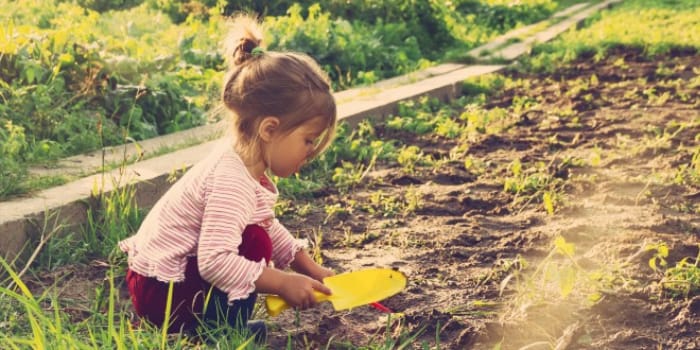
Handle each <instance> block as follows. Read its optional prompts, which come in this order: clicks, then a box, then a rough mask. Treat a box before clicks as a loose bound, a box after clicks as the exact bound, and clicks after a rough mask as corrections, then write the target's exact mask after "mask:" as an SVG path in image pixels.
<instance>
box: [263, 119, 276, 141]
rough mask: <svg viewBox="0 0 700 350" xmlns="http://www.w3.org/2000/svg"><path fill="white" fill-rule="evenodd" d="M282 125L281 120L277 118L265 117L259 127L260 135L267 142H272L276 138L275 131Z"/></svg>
mask: <svg viewBox="0 0 700 350" xmlns="http://www.w3.org/2000/svg"><path fill="white" fill-rule="evenodd" d="M279 125H280V120H279V118H277V117H272V116H270V117H265V118H263V120H262V121H261V122H260V124H259V125H258V135H259V136H260V138H261V139H262V140H263V141H265V142H270V141H271V140H272V138H273V136H275V131H277V127H279Z"/></svg>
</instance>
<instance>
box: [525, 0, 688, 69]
mask: <svg viewBox="0 0 700 350" xmlns="http://www.w3.org/2000/svg"><path fill="white" fill-rule="evenodd" d="M620 47H625V48H632V49H635V50H640V51H642V52H643V53H644V54H645V55H646V56H648V57H654V56H657V55H664V54H668V53H670V52H672V51H683V50H693V51H696V52H697V50H698V49H700V1H698V0H626V1H624V2H623V3H621V4H618V5H616V6H615V7H614V8H613V9H611V10H609V11H603V12H601V13H600V14H597V15H595V16H593V17H592V18H591V19H589V20H588V21H587V22H586V26H585V27H584V28H583V29H581V30H575V31H569V32H567V33H565V34H564V35H562V36H561V37H560V38H559V39H557V40H555V41H554V42H551V43H546V44H542V45H538V46H536V47H535V48H533V51H532V52H533V54H532V55H531V56H530V57H526V58H523V59H522V62H523V64H524V66H525V69H529V70H534V71H547V72H551V71H553V70H555V69H556V68H557V67H559V66H561V65H563V64H566V63H567V62H571V61H573V60H575V59H578V58H581V57H590V56H592V57H593V58H594V59H596V60H600V59H602V58H604V57H606V56H607V55H608V54H609V53H610V52H611V50H614V49H616V48H620Z"/></svg>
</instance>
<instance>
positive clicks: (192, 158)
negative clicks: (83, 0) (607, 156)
mask: <svg viewBox="0 0 700 350" xmlns="http://www.w3.org/2000/svg"><path fill="white" fill-rule="evenodd" d="M620 1H622V0H607V1H604V2H602V3H600V4H597V5H595V6H591V7H587V8H586V5H585V4H578V5H574V6H572V7H571V8H569V9H566V10H564V11H561V12H559V13H557V14H555V15H554V16H553V17H562V16H568V15H571V17H569V18H568V19H565V20H563V21H561V22H559V23H557V24H555V25H553V26H551V27H549V28H548V29H546V30H544V31H542V32H539V33H536V34H534V35H532V36H530V37H529V38H528V39H527V40H525V41H524V42H521V43H516V44H514V45H510V46H507V47H504V48H502V49H498V50H496V51H495V52H493V54H492V55H490V57H501V58H507V59H515V58H517V57H518V56H520V55H522V54H524V53H526V52H527V50H528V49H529V45H530V44H532V43H535V42H543V41H547V40H550V39H552V38H554V37H555V36H556V35H558V34H560V33H562V32H563V31H565V30H567V29H568V28H570V27H572V26H576V25H578V24H579V23H581V22H582V21H583V20H585V19H586V18H588V17H589V16H591V15H592V14H593V13H595V12H596V11H598V10H599V9H602V8H604V7H610V6H611V5H613V4H615V3H618V2H620ZM583 8H586V9H585V10H581V9H583ZM525 28H527V27H525ZM525 28H521V29H518V30H515V31H514V32H515V34H512V33H509V34H506V35H504V36H503V37H505V39H502V41H503V42H506V41H507V40H508V39H509V38H511V37H515V36H517V35H520V34H522V32H525V31H526V30H525ZM499 45H500V44H497V45H495V47H498V46H499ZM489 47H494V46H493V44H492V43H488V44H485V45H483V46H481V47H479V48H477V49H474V50H472V51H470V53H472V52H476V53H479V52H483V51H484V50H490V49H489ZM496 55H498V56H496ZM504 67H505V66H503V65H475V66H467V65H461V64H452V63H448V64H443V65H439V66H436V67H432V68H429V69H426V70H424V71H421V72H417V73H412V74H407V75H404V76H401V77H397V78H392V79H388V80H385V81H382V82H379V83H377V84H375V85H373V86H371V87H363V88H357V89H351V90H347V91H343V92H339V93H337V94H335V96H336V100H337V101H338V103H339V104H338V112H339V113H338V114H339V118H340V119H341V120H344V121H346V122H348V123H349V124H350V125H355V124H357V123H358V122H359V121H360V120H362V119H365V118H374V119H383V118H385V117H386V116H388V115H390V114H392V113H395V111H396V109H397V107H398V103H399V102H401V101H404V100H409V99H413V98H416V97H419V96H425V95H428V96H434V97H437V98H440V99H442V100H450V99H452V98H454V97H455V96H458V95H459V94H460V93H461V88H462V82H463V81H464V80H466V79H468V78H470V77H474V76H478V75H482V74H488V73H492V72H496V71H499V70H501V69H503V68H504ZM224 125H225V124H222V123H217V124H212V125H207V126H203V127H199V128H194V129H190V130H187V131H183V132H180V133H176V134H172V135H166V136H164V137H159V138H155V139H152V140H147V141H142V142H139V144H138V145H126V146H119V147H112V148H109V149H106V150H104V152H105V157H106V158H108V159H113V158H112V157H121V158H117V159H132V158H130V157H139V153H140V152H142V151H143V150H144V149H145V150H147V151H148V150H151V152H153V151H154V150H156V149H157V148H158V147H162V146H163V145H173V144H175V145H182V144H186V143H188V142H201V140H207V139H215V138H217V136H218V134H219V133H220V131H221V130H222V129H225V126H224ZM214 143H215V141H208V142H205V143H201V144H198V145H195V146H192V147H187V148H184V149H181V150H178V151H175V152H172V153H168V154H165V155H162V156H159V157H155V158H152V159H147V160H143V161H139V162H137V163H135V164H133V165H129V166H126V167H124V168H119V169H116V170H113V171H110V172H106V173H104V174H97V175H91V176H87V177H84V178H81V179H79V180H76V181H73V182H71V183H68V184H65V185H63V186H58V187H55V188H50V189H47V190H44V191H41V192H39V193H37V194H35V195H34V196H33V197H31V198H20V199H14V200H10V201H5V202H0V213H2V218H0V256H3V257H4V258H5V259H8V260H12V259H14V258H15V257H17V256H20V254H21V255H24V254H25V253H27V251H30V250H33V247H29V246H30V245H32V243H33V242H37V241H38V240H39V238H40V237H41V235H42V234H45V233H48V232H52V231H53V230H58V229H61V228H63V227H65V226H66V225H80V224H83V223H85V222H86V221H87V212H88V210H89V209H90V208H95V207H96V205H98V201H97V200H96V199H95V197H94V196H93V189H94V188H101V189H102V191H103V193H105V194H109V193H110V192H111V191H112V190H114V189H115V188H119V187H121V186H124V185H126V184H130V185H133V186H134V187H135V189H136V201H137V203H138V205H139V207H141V208H149V207H151V206H152V205H153V204H155V202H156V201H157V200H158V198H160V197H161V196H162V195H163V194H164V193H165V192H166V191H167V190H168V189H169V188H170V185H171V184H170V183H169V181H168V178H169V176H170V175H171V174H172V173H173V171H178V170H184V169H188V168H189V167H190V166H192V164H194V163H196V162H197V161H198V160H199V159H200V157H201V155H202V154H207V153H208V151H209V150H210V149H211V147H212V146H213V144H214ZM102 154H103V153H102V152H94V153H92V155H87V156H85V155H84V156H78V157H71V158H67V159H66V160H64V162H65V163H66V164H67V168H66V169H77V170H76V171H93V169H95V168H100V167H101V166H102ZM85 168H87V169H85ZM59 216H60V220H59V219H58V217H59ZM25 247H28V248H29V249H26V250H25V251H22V249H23V248H25Z"/></svg>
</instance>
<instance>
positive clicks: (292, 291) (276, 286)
mask: <svg viewBox="0 0 700 350" xmlns="http://www.w3.org/2000/svg"><path fill="white" fill-rule="evenodd" d="M255 290H256V291H258V292H261V293H273V294H279V296H281V297H282V299H284V300H285V301H286V302H287V304H289V305H290V306H292V307H299V308H302V309H305V308H308V307H311V306H314V305H316V303H317V301H316V297H315V296H314V291H318V292H321V293H324V294H331V290H330V289H329V288H328V287H326V286H324V285H323V283H321V282H319V281H317V280H314V279H312V278H310V277H308V276H304V275H300V274H298V273H289V272H284V271H281V270H277V269H274V268H269V267H265V268H264V269H263V272H262V274H260V277H258V279H257V280H256V281H255Z"/></svg>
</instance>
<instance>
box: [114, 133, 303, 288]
mask: <svg viewBox="0 0 700 350" xmlns="http://www.w3.org/2000/svg"><path fill="white" fill-rule="evenodd" d="M263 184H264V185H263ZM277 196H278V193H277V189H276V188H275V186H274V185H273V184H272V183H271V182H270V181H269V180H268V179H267V178H264V179H262V183H261V181H260V180H259V179H253V177H252V176H251V175H250V174H249V173H248V171H247V169H246V167H245V165H244V164H243V161H242V160H241V159H240V157H238V155H237V154H235V152H233V149H232V147H231V146H230V144H223V146H221V147H220V148H219V149H218V150H217V151H215V152H213V153H212V154H211V155H209V156H208V157H207V158H206V159H204V160H202V161H201V162H200V163H198V164H197V165H195V166H194V167H193V168H192V169H190V170H189V171H188V172H187V173H186V174H185V176H183V178H182V179H180V180H179V181H178V182H177V183H176V184H175V185H174V186H173V187H172V188H171V189H170V190H169V191H168V192H167V193H166V194H165V195H164V196H163V197H162V198H161V199H160V200H159V201H158V203H156V205H155V206H154V207H153V209H152V210H151V211H150V212H149V214H148V215H147V217H146V219H145V220H144V222H143V223H142V225H141V227H140V228H139V231H138V232H137V233H136V235H134V236H132V237H129V238H128V239H126V240H124V241H121V242H120V243H119V246H120V248H121V249H122V250H123V251H124V252H126V253H127V254H128V261H129V267H130V268H131V269H132V270H134V271H135V272H137V273H139V274H141V275H144V276H148V277H155V278H157V279H158V280H160V281H164V282H166V281H182V280H183V279H184V276H185V274H184V272H185V266H186V264H187V257H189V256H195V255H196V256H197V260H198V266H199V272H200V274H201V276H202V278H203V279H205V280H206V281H208V282H210V283H212V285H214V286H215V287H217V288H219V289H221V290H222V291H224V292H225V293H227V294H228V297H229V301H234V300H236V299H242V298H245V297H247V296H248V295H249V294H250V293H251V292H253V291H254V289H255V285H254V282H255V281H256V280H257V279H258V278H259V276H260V274H261V273H262V271H263V268H264V266H265V265H264V260H263V261H261V262H254V261H250V260H247V259H246V258H244V257H242V256H240V255H238V247H239V245H240V244H241V241H242V233H243V230H244V229H245V227H246V226H247V225H253V224H255V225H260V226H261V227H263V228H265V229H266V231H267V232H268V234H269V235H270V240H271V241H272V260H273V261H274V262H275V264H276V265H277V266H278V267H286V266H287V265H288V264H289V263H290V262H291V261H292V259H293V258H294V254H295V253H296V252H297V251H298V250H299V249H301V248H302V247H303V245H302V243H301V242H299V241H298V240H296V239H294V237H292V235H291V234H290V233H289V231H287V229H286V228H284V226H282V225H281V224H280V223H279V222H278V221H277V219H275V217H274V211H273V206H274V203H275V202H276V200H277Z"/></svg>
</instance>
